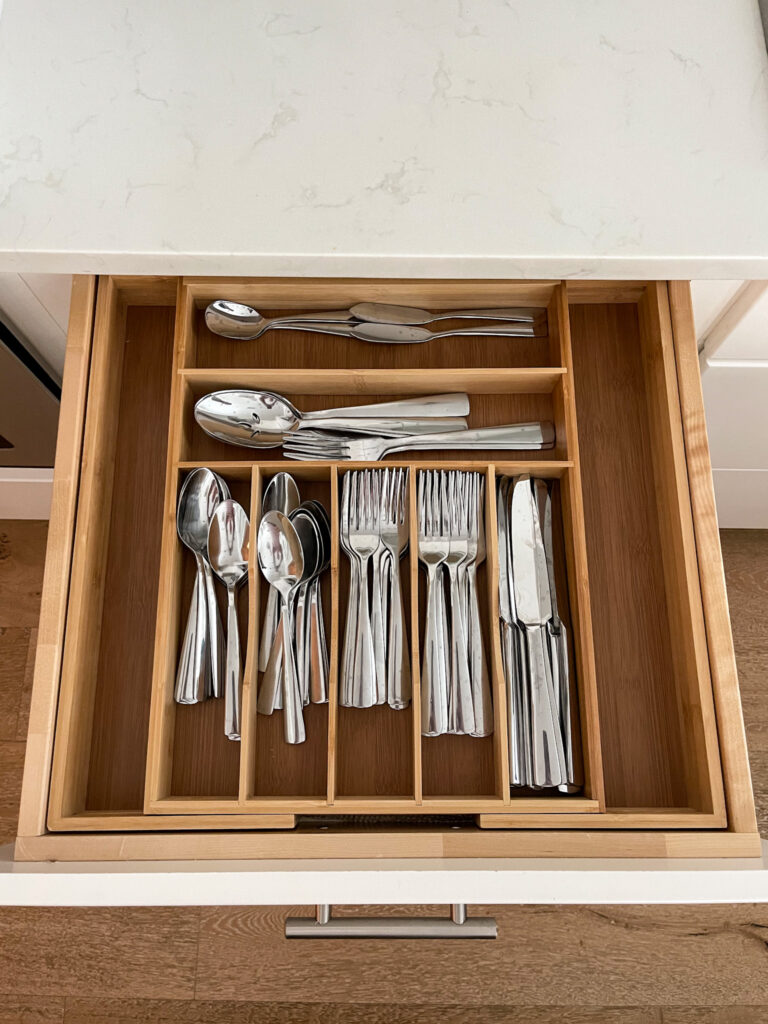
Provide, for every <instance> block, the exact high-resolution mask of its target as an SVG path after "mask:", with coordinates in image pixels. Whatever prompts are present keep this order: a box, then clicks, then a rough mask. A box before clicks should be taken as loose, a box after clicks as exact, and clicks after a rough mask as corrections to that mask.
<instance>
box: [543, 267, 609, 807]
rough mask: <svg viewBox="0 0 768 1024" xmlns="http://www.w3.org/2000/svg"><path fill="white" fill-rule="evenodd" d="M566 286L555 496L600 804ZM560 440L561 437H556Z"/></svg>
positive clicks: (592, 783)
mask: <svg viewBox="0 0 768 1024" xmlns="http://www.w3.org/2000/svg"><path fill="white" fill-rule="evenodd" d="M568 295H569V293H568V289H567V288H566V286H565V284H562V285H560V286H559V287H558V288H557V289H556V290H555V294H554V295H553V296H552V302H551V304H550V309H549V323H550V338H551V339H552V344H553V345H558V346H559V353H560V358H559V362H560V363H561V364H562V366H563V367H564V368H565V371H566V373H565V376H564V377H563V379H562V381H561V383H560V386H559V387H558V388H557V389H556V390H555V394H554V402H555V423H556V428H557V429H560V430H562V431H564V433H565V439H566V440H565V449H566V452H567V454H568V456H569V458H570V459H571V462H572V465H573V470H572V471H569V472H568V473H567V474H565V476H564V478H563V480H562V484H561V489H560V497H561V501H562V509H563V520H564V524H563V525H564V531H563V532H564V538H565V557H566V563H567V577H568V593H569V598H570V600H569V607H570V614H571V619H572V626H573V628H572V630H571V631H570V632H571V639H572V641H573V649H574V653H575V658H576V684H577V692H578V701H579V715H580V720H581V736H580V740H581V744H580V745H581V750H580V751H578V750H577V751H576V756H578V755H579V753H580V754H581V755H582V762H583V766H584V791H585V793H587V794H588V795H589V796H591V797H593V798H594V799H595V800H597V801H598V803H599V804H600V806H601V808H604V807H605V782H604V779H603V754H602V738H601V730H600V708H599V703H598V696H597V668H596V664H595V648H594V639H593V630H594V624H593V619H592V598H591V590H590V582H589V563H588V557H587V540H586V528H585V523H584V496H583V492H582V488H583V481H582V472H581V455H580V446H579V424H578V415H577V411H576V393H575V389H576V386H577V385H576V381H575V380H574V373H573V351H572V348H571V327H570V313H569V306H568ZM561 446H562V443H561Z"/></svg>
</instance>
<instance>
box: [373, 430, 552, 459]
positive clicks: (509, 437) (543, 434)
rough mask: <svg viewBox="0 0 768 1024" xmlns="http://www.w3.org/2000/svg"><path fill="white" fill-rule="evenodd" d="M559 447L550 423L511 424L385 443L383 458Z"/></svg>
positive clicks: (423, 435) (393, 440)
mask: <svg viewBox="0 0 768 1024" xmlns="http://www.w3.org/2000/svg"><path fill="white" fill-rule="evenodd" d="M554 443H555V427H554V424H552V423H550V422H547V421H545V422H542V423H511V424H506V425H505V426H503V427H480V428H478V429H477V430H463V431H459V432H458V433H456V434H422V435H421V436H420V437H409V438H403V439H402V440H400V438H392V439H391V440H389V441H382V446H381V455H380V456H379V457H380V458H381V457H382V456H384V455H390V454H391V453H392V452H408V451H414V450H415V451H434V450H437V449H443V448H449V449H453V448H459V449H472V448H475V449H478V450H480V451H483V450H485V449H491V450H493V449H502V448H552V447H553V446H554Z"/></svg>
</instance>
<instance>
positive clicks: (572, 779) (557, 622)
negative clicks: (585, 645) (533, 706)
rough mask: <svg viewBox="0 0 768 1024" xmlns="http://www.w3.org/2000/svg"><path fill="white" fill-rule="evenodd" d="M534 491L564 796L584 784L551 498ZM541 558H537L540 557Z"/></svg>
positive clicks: (543, 486)
mask: <svg viewBox="0 0 768 1024" xmlns="http://www.w3.org/2000/svg"><path fill="white" fill-rule="evenodd" d="M534 492H535V495H536V503H537V507H538V514H539V524H540V526H541V534H542V539H543V542H544V553H545V559H546V568H547V583H548V586H549V595H550V602H551V610H552V614H551V617H550V620H549V622H548V623H547V639H548V641H549V660H550V664H551V666H552V676H553V683H554V691H555V700H556V703H557V710H558V714H559V717H560V728H561V731H562V734H563V745H564V750H565V768H566V782H565V783H563V784H562V785H561V786H560V787H559V788H560V789H561V790H562V791H563V792H566V793H573V792H576V791H578V790H579V789H580V788H581V786H582V783H583V778H582V773H581V765H580V764H579V762H578V760H577V757H576V752H575V750H574V738H573V731H574V728H575V722H574V711H575V709H576V695H575V692H573V689H572V683H573V681H572V679H571V674H570V670H569V664H568V634H567V631H566V628H565V623H564V622H563V621H562V619H561V618H560V614H559V612H558V608H557V583H556V580H555V567H554V549H553V542H552V495H551V494H550V490H549V487H548V486H547V482H546V480H535V481H534ZM539 557H540V556H539Z"/></svg>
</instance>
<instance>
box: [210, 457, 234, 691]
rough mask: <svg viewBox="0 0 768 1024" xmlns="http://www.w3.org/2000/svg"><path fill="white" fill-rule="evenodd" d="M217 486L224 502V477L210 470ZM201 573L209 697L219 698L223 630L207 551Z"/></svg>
mask: <svg viewBox="0 0 768 1024" xmlns="http://www.w3.org/2000/svg"><path fill="white" fill-rule="evenodd" d="M211 472H212V473H213V475H214V476H215V477H216V482H217V483H218V485H219V500H220V501H226V500H227V498H231V497H232V495H231V494H230V492H229V487H228V485H227V481H226V480H225V479H224V477H222V476H219V474H218V473H216V472H214V470H211ZM203 572H204V573H205V601H206V605H207V606H208V638H209V640H210V666H211V668H210V672H209V674H208V687H209V689H208V693H207V696H209V697H221V696H222V695H223V693H224V672H225V665H224V630H223V629H222V626H221V615H220V614H219V604H218V601H217V600H216V589H215V587H214V583H213V572H212V570H211V564H210V559H209V556H208V551H207V550H206V551H205V552H204V553H203Z"/></svg>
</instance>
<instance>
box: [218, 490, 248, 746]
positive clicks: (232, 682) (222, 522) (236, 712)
mask: <svg viewBox="0 0 768 1024" xmlns="http://www.w3.org/2000/svg"><path fill="white" fill-rule="evenodd" d="M249 534H250V524H249V523H248V516H247V515H246V513H245V509H244V508H243V507H242V505H238V503H237V502H236V501H232V499H231V498H228V499H227V500H226V501H222V503H221V504H220V505H219V506H218V508H217V509H216V511H215V512H214V514H213V519H212V520H211V525H210V527H209V529H208V551H209V554H210V558H211V565H212V566H213V569H214V571H215V573H216V575H217V576H218V577H219V579H220V580H221V582H222V583H223V584H224V586H225V587H226V588H227V670H226V676H225V687H224V730H225V732H226V734H227V738H228V739H230V740H239V739H240V690H241V688H242V682H243V667H242V663H241V660H240V632H239V629H238V625H237V606H236V604H235V594H236V592H237V588H238V587H239V586H240V584H241V583H243V582H244V581H245V579H246V578H247V576H248V538H249Z"/></svg>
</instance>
